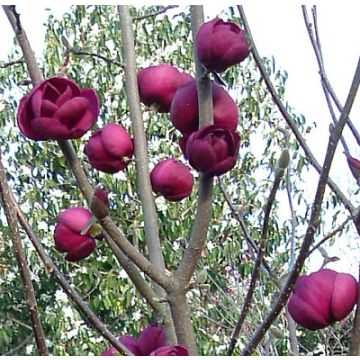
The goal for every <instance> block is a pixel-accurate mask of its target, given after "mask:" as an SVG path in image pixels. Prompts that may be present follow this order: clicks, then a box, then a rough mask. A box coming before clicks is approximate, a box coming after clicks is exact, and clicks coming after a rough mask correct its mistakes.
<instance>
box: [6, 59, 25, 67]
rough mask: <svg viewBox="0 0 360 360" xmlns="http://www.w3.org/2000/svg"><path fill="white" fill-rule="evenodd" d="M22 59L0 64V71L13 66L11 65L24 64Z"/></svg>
mask: <svg viewBox="0 0 360 360" xmlns="http://www.w3.org/2000/svg"><path fill="white" fill-rule="evenodd" d="M24 62H25V61H24V59H18V60H13V61H9V62H6V63H2V64H0V69H5V68H7V67H10V66H13V65H17V64H24Z"/></svg>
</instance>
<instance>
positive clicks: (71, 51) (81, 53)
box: [66, 47, 124, 68]
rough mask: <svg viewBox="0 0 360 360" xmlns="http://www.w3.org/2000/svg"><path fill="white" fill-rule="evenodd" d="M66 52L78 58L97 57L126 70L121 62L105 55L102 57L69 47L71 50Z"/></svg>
mask: <svg viewBox="0 0 360 360" xmlns="http://www.w3.org/2000/svg"><path fill="white" fill-rule="evenodd" d="M66 51H67V53H71V54H73V55H76V56H90V57H95V58H98V59H101V60H104V61H105V62H107V63H109V64H114V65H116V66H119V67H121V68H124V64H123V63H121V62H119V61H116V60H114V59H110V58H108V57H106V56H104V55H100V54H97V53H95V52H91V51H86V50H81V49H77V48H73V47H69V48H66Z"/></svg>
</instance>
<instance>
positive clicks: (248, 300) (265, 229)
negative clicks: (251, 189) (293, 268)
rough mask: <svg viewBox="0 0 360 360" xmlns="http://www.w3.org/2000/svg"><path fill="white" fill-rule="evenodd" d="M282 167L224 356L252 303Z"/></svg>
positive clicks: (272, 191) (268, 203)
mask: <svg viewBox="0 0 360 360" xmlns="http://www.w3.org/2000/svg"><path fill="white" fill-rule="evenodd" d="M284 171H285V170H284V169H277V170H276V173H275V180H274V183H273V186H272V188H271V191H270V195H269V198H268V201H267V203H266V206H265V211H264V222H263V226H262V230H261V237H260V243H259V247H258V254H257V257H256V261H255V264H254V268H253V271H252V273H251V281H250V286H249V289H248V292H247V294H246V297H245V300H244V305H243V307H242V309H241V313H240V316H239V319H238V321H237V323H236V326H235V328H234V330H233V332H232V334H231V338H230V342H229V346H228V349H227V352H226V356H231V354H232V353H233V351H234V348H235V345H236V342H237V339H238V337H239V334H240V331H241V328H242V325H243V323H244V321H245V318H246V315H247V313H248V311H249V310H250V307H251V303H252V299H253V295H254V291H255V285H256V281H257V278H258V276H259V272H260V267H261V263H262V259H263V256H264V251H265V247H266V241H267V234H268V228H269V220H270V213H271V209H272V206H273V204H274V201H275V195H276V192H277V191H278V189H279V185H280V181H281V178H282V177H283V175H284Z"/></svg>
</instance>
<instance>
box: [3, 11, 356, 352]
mask: <svg viewBox="0 0 360 360" xmlns="http://www.w3.org/2000/svg"><path fill="white" fill-rule="evenodd" d="M3 10H4V12H5V13H6V16H7V18H8V19H9V22H10V23H11V25H12V28H13V29H14V33H15V36H16V41H17V45H16V47H15V49H14V50H13V52H12V53H11V54H10V55H9V62H8V63H4V64H1V69H0V79H1V81H0V88H1V92H0V94H1V96H2V97H1V98H0V101H1V103H0V106H1V107H0V109H1V114H0V121H1V128H2V131H1V136H0V141H1V142H0V144H1V162H0V194H1V199H2V205H3V210H4V212H3V214H2V218H1V219H0V221H1V224H0V225H1V229H2V233H1V234H2V235H1V238H0V240H1V243H0V254H1V256H0V270H1V272H0V275H1V278H0V280H1V281H0V289H1V292H2V296H1V299H0V312H1V316H0V323H1V326H0V344H1V345H0V349H1V352H2V354H8V355H10V354H12V355H21V354H34V355H35V354H41V355H49V354H51V355H100V354H102V355H122V354H125V355H157V356H160V355H175V356H184V355H197V354H201V355H225V354H226V355H232V354H235V355H236V354H243V355H250V354H261V355H285V354H295V355H298V354H300V353H301V354H313V353H315V352H317V351H323V352H324V351H325V353H327V354H333V353H335V351H341V353H348V352H350V353H351V354H353V355H359V354H360V347H359V346H360V345H359V344H360V342H359V336H360V315H358V314H355V315H354V317H353V319H351V318H350V317H348V315H349V314H350V313H351V312H352V310H353V308H354V307H355V305H356V303H357V293H358V282H357V280H356V279H355V278H354V277H353V276H352V275H350V274H345V273H339V272H336V271H334V270H330V269H327V268H324V267H326V266H327V264H328V263H329V262H331V261H335V260H336V259H334V258H330V257H329V256H328V255H327V253H326V251H325V249H324V248H323V244H325V242H326V241H329V242H331V241H336V240H337V239H338V238H339V237H340V236H341V235H342V234H347V235H349V234H350V235H351V233H352V232H353V233H356V231H359V227H358V226H356V225H357V224H358V223H359V221H358V212H357V209H356V204H353V203H351V202H350V200H349V198H348V195H347V194H344V192H343V191H342V190H341V189H340V187H339V186H338V185H337V184H336V182H334V181H333V180H332V179H331V177H330V176H329V173H330V169H331V164H332V160H333V157H334V154H335V151H336V149H337V146H338V143H339V142H340V141H341V143H342V146H343V148H344V152H345V155H346V157H347V160H348V164H346V162H345V161H344V163H345V164H346V167H345V166H344V171H348V167H347V165H348V166H349V169H350V171H351V172H352V174H353V175H354V178H355V180H356V181H358V182H359V181H360V180H359V179H360V175H359V174H360V161H359V160H357V159H355V158H353V157H351V155H350V150H349V147H348V146H347V141H346V140H347V139H345V138H344V137H343V136H342V131H343V129H344V128H345V127H347V126H348V127H349V128H350V129H351V131H352V135H353V136H354V137H355V139H356V140H357V142H358V144H360V136H359V134H358V132H357V130H356V128H355V127H354V125H353V123H352V122H351V120H350V118H349V113H350V110H351V107H352V103H353V101H354V98H355V95H356V91H357V88H358V85H359V82H360V66H359V65H358V67H357V68H356V71H355V75H354V79H353V83H352V84H351V88H350V91H349V94H348V97H347V100H346V103H345V104H344V106H342V105H341V103H340V102H339V100H338V99H337V97H336V94H335V92H334V90H333V89H332V87H331V85H330V82H329V80H328V78H327V76H326V73H325V69H324V66H323V61H322V52H321V47H320V40H319V32H318V26H317V21H316V9H315V8H313V9H312V16H313V18H312V20H311V21H310V20H309V18H308V14H307V9H306V8H305V7H303V16H304V21H305V25H306V26H307V29H308V33H309V38H310V41H311V43H312V45H313V48H314V51H315V55H316V57H317V60H318V63H319V69H320V75H321V81H322V85H323V89H324V94H325V96H326V99H327V100H328V105H329V109H330V112H331V115H332V121H333V123H332V126H331V127H330V129H329V135H328V136H327V137H328V144H327V145H326V146H327V149H326V156H325V160H324V162H323V164H320V163H319V162H318V160H317V159H316V156H315V155H314V154H313V152H312V150H311V149H310V148H309V146H308V145H307V142H306V134H307V133H308V132H309V131H311V127H310V128H309V125H308V124H307V122H306V120H305V119H304V118H303V117H302V116H298V115H296V114H294V113H293V111H292V109H291V108H290V107H289V106H285V105H284V103H283V96H284V86H285V80H286V74H285V73H284V72H281V71H279V70H277V69H276V67H275V63H274V61H271V60H268V59H265V58H261V57H260V55H259V53H258V50H257V48H256V45H255V43H254V40H253V38H252V36H251V32H250V28H249V24H248V23H247V20H246V16H245V13H244V10H243V9H242V7H241V6H238V7H229V8H228V9H226V10H224V11H223V13H221V14H219V15H218V17H216V18H214V19H210V20H209V21H207V20H205V22H204V15H203V7H202V6H190V7H184V9H183V10H182V9H181V8H179V7H178V6H175V5H171V6H166V7H144V8H140V9H136V8H132V7H128V6H118V7H117V8H116V7H114V6H86V7H85V6H74V7H72V9H71V10H69V12H68V13H66V14H64V16H63V18H62V19H61V20H57V19H54V18H53V17H52V16H50V17H49V21H48V24H47V32H46V48H45V53H44V56H43V58H40V57H39V58H37V57H36V56H38V54H34V53H33V51H32V48H31V44H30V43H29V41H28V39H27V37H26V32H25V30H26V29H24V27H23V25H22V22H21V14H19V13H18V11H17V9H16V7H15V6H4V7H3ZM334 106H336V107H337V108H338V111H339V113H340V116H339V117H337V116H336V115H335V112H334V111H333V107H334ZM309 129H310V130H309ZM312 171H315V172H316V173H317V174H318V176H317V179H318V180H317V185H316V187H315V191H314V193H315V196H314V197H313V195H312V194H311V195H309V197H306V196H305V195H304V194H303V189H304V186H305V185H306V183H305V184H304V180H306V176H307V175H308V173H309V172H312ZM349 174H350V172H349ZM354 186H356V185H355V183H354ZM325 190H328V191H327V192H325ZM284 208H286V211H285V212H284V210H283V209H284ZM288 209H289V210H288ZM284 213H285V215H284ZM329 218H331V219H332V221H331V223H329V220H328V219H329ZM353 225H355V227H354V226H353ZM356 229H357V230H356ZM10 250H12V251H10ZM315 250H319V251H320V252H321V254H322V256H323V257H324V265H323V267H322V268H321V269H319V270H318V271H316V272H314V273H311V274H309V273H307V272H306V269H305V268H304V264H305V261H306V259H308V258H309V257H310V256H313V254H314V252H315ZM17 269H18V270H17ZM339 322H340V323H339ZM339 347H340V349H339Z"/></svg>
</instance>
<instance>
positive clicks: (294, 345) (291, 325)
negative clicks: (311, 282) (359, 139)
mask: <svg viewBox="0 0 360 360" xmlns="http://www.w3.org/2000/svg"><path fill="white" fill-rule="evenodd" d="M287 146H288V144H287ZM291 188H292V186H291V182H290V164H289V168H288V171H287V173H286V193H287V197H288V202H289V207H290V216H291V235H290V261H289V271H291V269H292V268H293V266H294V263H295V258H296V255H295V240H296V227H297V221H296V214H295V210H294V204H293V200H292V197H291ZM285 317H286V320H287V328H288V331H289V340H290V348H291V352H292V353H293V354H294V355H297V356H298V355H299V342H298V339H297V337H296V323H295V321H294V320H293V318H292V317H291V315H290V313H289V311H288V309H285Z"/></svg>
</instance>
